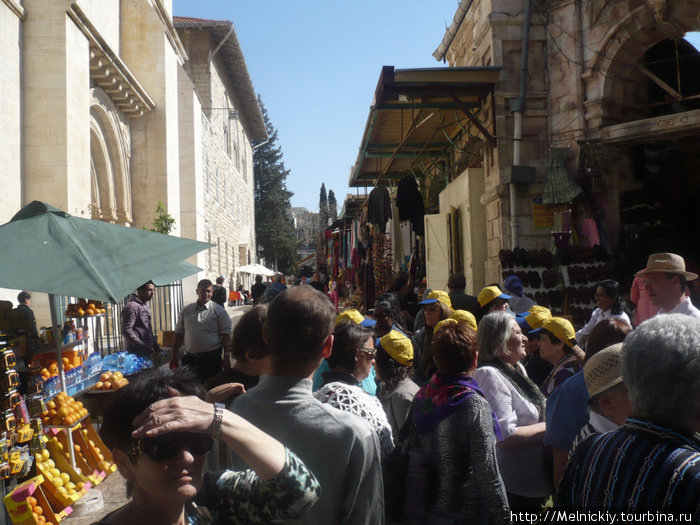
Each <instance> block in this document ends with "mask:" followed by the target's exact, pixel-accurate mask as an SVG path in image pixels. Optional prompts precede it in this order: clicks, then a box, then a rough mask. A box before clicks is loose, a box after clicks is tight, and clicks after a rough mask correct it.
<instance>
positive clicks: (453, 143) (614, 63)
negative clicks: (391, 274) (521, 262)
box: [350, 0, 700, 291]
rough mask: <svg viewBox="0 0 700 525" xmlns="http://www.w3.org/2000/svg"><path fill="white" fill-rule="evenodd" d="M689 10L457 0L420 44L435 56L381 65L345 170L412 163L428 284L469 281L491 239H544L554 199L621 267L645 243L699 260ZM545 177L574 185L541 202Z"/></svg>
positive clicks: (635, 259) (692, 15)
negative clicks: (429, 63) (448, 17)
mask: <svg viewBox="0 0 700 525" xmlns="http://www.w3.org/2000/svg"><path fill="white" fill-rule="evenodd" d="M698 12H700V1H698V0H690V1H688V2H670V1H667V0H616V1H613V2H606V1H603V0H580V1H576V2H566V1H559V0H544V1H538V2H532V1H529V0H523V1H517V2H516V1H513V0H491V1H486V0H462V1H461V2H459V5H458V7H457V11H456V13H455V16H454V20H453V22H452V24H451V25H450V27H449V28H447V30H446V32H445V34H444V38H443V39H442V42H440V44H439V46H438V48H437V50H435V52H434V54H433V56H434V57H435V58H436V59H437V60H439V61H444V62H446V63H447V65H448V67H441V68H428V69H420V70H416V69H406V70H394V68H391V67H385V68H384V69H383V70H382V74H381V76H380V80H379V83H378V85H377V89H376V90H375V100H374V104H373V106H372V108H371V109H370V115H369V117H368V121H367V127H366V129H365V133H364V136H363V137H362V138H361V140H360V143H361V144H362V147H361V149H360V153H359V155H358V160H357V162H356V164H355V168H354V170H353V171H352V173H351V177H350V185H351V186H376V185H378V184H385V185H390V186H391V185H394V184H395V183H396V181H398V180H399V179H400V178H402V177H404V176H406V175H409V174H410V175H414V176H416V177H417V178H418V180H419V183H420V186H421V191H422V193H423V196H424V200H425V204H426V207H427V209H428V210H429V213H432V214H434V215H426V228H427V230H426V231H427V234H426V235H427V237H428V245H429V244H430V238H429V237H430V235H434V237H435V238H436V239H437V240H438V241H439V242H438V243H437V244H435V245H434V248H435V249H433V250H431V249H430V246H428V250H426V252H427V255H426V257H427V267H428V286H429V287H431V288H440V289H442V288H443V287H444V283H445V281H446V278H447V276H448V274H449V273H450V272H454V271H462V272H463V273H465V274H466V275H467V282H468V289H469V290H471V291H478V289H479V287H480V286H482V285H483V284H485V283H489V282H494V281H500V280H501V277H502V274H501V270H502V268H501V262H500V258H499V254H500V253H501V250H504V249H513V248H516V247H520V248H525V249H533V248H536V249H540V248H547V247H549V246H550V245H551V243H552V230H553V228H554V229H556V228H557V226H559V224H558V221H557V217H556V216H555V217H553V216H552V215H553V214H554V213H555V212H557V213H558V212H562V211H563V212H564V213H562V215H561V217H560V220H561V221H562V224H563V225H565V224H566V219H567V217H568V216H567V215H565V214H566V213H567V211H571V213H572V215H571V221H572V223H574V226H578V224H577V222H578V221H579V220H581V217H586V218H590V217H592V218H594V219H595V222H596V223H597V228H598V231H599V234H600V237H601V242H602V243H604V244H605V246H606V248H607V249H608V251H609V253H610V254H612V256H613V257H614V258H615V262H616V267H617V268H618V271H619V274H620V275H625V276H628V275H631V273H633V272H634V270H635V269H639V268H640V267H641V266H642V265H643V264H644V262H645V261H646V256H647V255H648V253H649V252H650V251H654V250H657V251H677V252H679V253H683V254H685V255H686V258H688V259H690V260H694V261H695V262H696V264H698V263H700V249H698V248H697V246H696V244H697V243H692V242H691V243H689V242H688V239H691V238H694V233H693V232H694V221H693V220H692V216H691V215H690V214H691V213H692V211H691V210H693V209H694V207H695V205H696V203H697V202H698V201H699V200H700V155H698V149H697V147H695V144H696V142H697V139H698V135H699V134H700V77H699V76H698V75H697V71H698V70H700V57H699V55H698V52H697V51H696V50H695V48H694V47H693V46H691V45H690V44H689V43H688V42H687V41H686V40H684V38H683V37H684V35H685V34H686V33H687V32H689V31H698V30H700V18H698ZM523 50H526V53H523ZM555 154H558V155H561V156H562V157H561V160H559V159H558V157H556V155H555ZM562 167H563V171H562V169H561V168H562ZM562 173H563V175H562ZM557 181H561V182H562V184H563V185H568V186H570V187H573V188H574V189H576V190H577V191H578V188H579V187H580V189H581V190H582V193H581V196H580V197H579V198H577V199H576V200H575V201H574V204H573V205H563V206H542V204H547V202H546V201H547V199H545V202H542V199H543V197H544V196H545V195H544V194H545V193H546V192H548V191H551V190H553V191H554V193H555V194H556V192H557V185H556V182H557ZM567 208H568V209H569V210H567ZM588 216H590V217H588ZM553 221H554V222H555V224H554V225H553V224H552V223H553ZM431 232H432V233H431ZM436 232H437V233H436ZM579 233H580V231H579ZM436 254H437V255H439V257H438V256H437V255H436ZM431 258H432V259H431ZM431 268H432V270H433V271H432V279H431Z"/></svg>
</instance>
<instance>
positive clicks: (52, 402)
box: [0, 201, 211, 524]
mask: <svg viewBox="0 0 700 525" xmlns="http://www.w3.org/2000/svg"><path fill="white" fill-rule="evenodd" d="M210 246H211V245H210V244H207V243H203V242H199V241H194V240H190V239H182V238H178V237H171V236H168V235H163V234H160V233H154V232H150V231H145V230H140V229H136V228H125V227H122V226H117V225H114V224H109V223H104V222H101V221H93V220H88V219H82V218H79V217H72V216H71V215H69V214H67V213H65V212H63V211H61V210H58V209H56V208H54V207H53V206H50V205H48V204H45V203H42V202H38V201H34V202H32V203H30V204H28V205H27V206H25V207H24V208H22V209H21V210H20V211H19V212H18V213H17V214H16V215H15V216H14V217H13V218H12V220H11V221H10V222H8V223H7V224H5V225H3V226H0V286H2V287H7V288H14V289H18V288H23V289H28V290H33V291H37V292H43V293H47V294H49V307H50V313H51V321H52V323H51V324H52V327H51V329H49V330H47V331H45V333H44V338H43V347H42V346H41V345H40V347H39V348H38V351H36V352H33V353H31V354H29V356H28V357H27V358H26V360H27V364H28V367H29V368H30V370H29V372H30V374H31V376H32V380H30V382H29V387H28V390H27V392H26V393H25V395H24V396H22V395H20V394H19V393H18V392H17V390H16V389H15V387H16V386H17V384H18V374H17V373H16V372H15V370H14V365H15V357H16V356H15V355H14V351H13V349H12V348H10V347H9V340H7V339H2V338H0V352H2V356H3V363H2V365H3V366H2V367H1V368H2V371H3V372H2V374H4V375H2V374H0V377H3V378H5V380H6V385H3V386H7V388H6V389H4V392H2V394H4V395H2V396H1V397H0V399H2V402H3V412H2V418H3V421H2V422H3V426H4V430H5V433H4V435H5V438H4V439H0V477H1V478H2V489H3V495H4V494H5V493H7V492H9V494H8V495H7V496H6V497H5V506H6V508H7V510H8V513H9V515H10V517H11V519H12V520H13V522H14V523H16V524H19V523H21V524H24V523H27V524H29V523H44V522H50V523H54V524H56V523H58V521H60V520H61V519H62V518H63V517H65V516H66V515H68V514H69V513H70V506H71V505H72V504H73V503H75V501H77V500H78V499H79V498H80V497H81V496H82V495H83V494H84V493H85V491H86V490H87V488H89V487H90V486H91V485H94V484H97V483H99V482H100V481H101V479H104V477H105V476H106V475H107V474H108V473H109V472H112V471H114V469H115V467H114V464H113V461H112V457H111V455H110V453H109V450H108V449H107V448H106V447H105V446H104V444H103V443H102V442H101V440H100V439H99V436H98V435H97V433H96V432H95V429H94V427H93V426H92V423H91V419H90V415H89V412H88V410H87V409H86V408H85V406H84V405H83V404H82V402H80V401H78V400H76V399H75V395H77V394H79V393H80V392H81V391H84V390H86V389H90V388H93V387H94V384H98V383H100V382H101V383H102V384H101V385H100V388H103V387H104V386H105V383H108V387H107V388H108V389H112V388H113V387H121V386H123V385H124V384H126V383H125V382H124V378H123V375H124V374H123V373H122V372H121V370H120V367H124V366H127V365H128V362H129V360H130V359H131V360H133V359H132V358H129V359H127V358H126V357H125V356H118V355H111V356H107V358H109V359H111V361H113V362H107V361H108V359H107V358H106V359H105V361H106V362H105V363H103V362H102V356H101V355H99V352H96V351H93V352H90V349H91V348H92V350H94V346H92V347H91V346H90V336H91V334H92V333H94V332H95V330H96V326H97V325H95V324H94V323H99V322H100V321H99V316H101V315H103V314H104V312H103V310H104V302H110V303H116V302H118V301H119V300H120V299H122V298H123V297H125V296H126V295H127V294H129V293H130V292H132V291H133V290H135V289H136V288H137V287H138V286H140V285H141V284H143V283H144V282H147V281H149V280H151V279H161V280H162V279H169V278H173V276H175V278H179V277H183V276H185V275H189V274H191V273H193V271H197V270H198V268H197V267H196V266H193V265H190V264H188V263H185V262H184V259H185V258H187V257H189V256H191V255H193V254H195V253H197V252H199V251H201V250H203V249H206V248H209V247H210ZM58 296H69V297H77V298H91V299H82V300H79V301H78V302H77V303H74V304H72V308H70V309H68V310H66V311H65V312H64V316H65V318H66V322H65V323H63V325H60V324H59V322H58V319H59V311H58V308H57V305H58V301H57V299H58ZM91 323H92V326H91ZM42 350H44V351H42ZM132 357H134V356H132ZM44 365H45V366H44ZM103 368H104V369H107V370H114V371H119V372H120V373H119V374H117V375H114V371H112V372H109V374H110V375H109V378H104V379H105V380H102V379H103V378H102V377H101V374H103V373H105V372H104V371H103ZM71 393H72V394H74V395H73V396H71V395H70V394H71ZM18 481H19V482H22V483H21V484H20V485H19V486H18V487H13V485H14V484H15V483H16V482H18ZM8 488H9V489H10V490H6V489H8Z"/></svg>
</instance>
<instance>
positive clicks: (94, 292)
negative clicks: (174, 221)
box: [0, 201, 212, 303]
mask: <svg viewBox="0 0 700 525" xmlns="http://www.w3.org/2000/svg"><path fill="white" fill-rule="evenodd" d="M211 246H212V245H211V244H208V243H205V242H200V241H194V240H191V239H183V238H181V237H173V236H170V235H164V234H162V233H155V232H150V231H146V230H141V229H137V228H126V227H124V226H118V225H115V224H110V223H107V222H102V221H95V220H90V219H82V218H79V217H73V216H71V215H69V214H67V213H65V212H63V211H61V210H59V209H57V208H54V207H53V206H51V205H49V204H45V203H43V202H39V201H34V202H31V203H30V204H28V205H27V206H25V207H24V208H22V209H21V210H20V211H19V212H17V214H16V215H15V216H14V217H13V218H12V220H10V222H8V223H7V224H4V225H2V226H0V286H2V287H6V288H16V289H17V288H23V289H27V290H33V291H36V292H44V293H49V294H58V295H69V296H74V297H87V298H90V299H97V300H102V301H110V302H115V303H116V302H118V301H119V300H121V299H123V298H124V297H125V296H126V295H127V294H128V293H129V292H132V291H133V290H135V289H136V288H137V287H139V286H140V285H142V284H143V283H145V282H147V281H149V280H151V279H156V278H158V277H160V276H162V275H164V274H166V273H168V272H171V271H172V270H173V269H174V268H177V267H178V265H180V264H181V263H182V262H183V261H184V260H185V259H186V258H187V257H189V256H191V255H194V254H195V253H197V252H199V251H202V250H205V249H207V248H209V247H211ZM190 266H192V265H190ZM180 268H181V267H180ZM194 268H196V267H195V266H192V268H191V269H194ZM190 273H194V272H190ZM187 275H189V274H187ZM180 277H182V275H180Z"/></svg>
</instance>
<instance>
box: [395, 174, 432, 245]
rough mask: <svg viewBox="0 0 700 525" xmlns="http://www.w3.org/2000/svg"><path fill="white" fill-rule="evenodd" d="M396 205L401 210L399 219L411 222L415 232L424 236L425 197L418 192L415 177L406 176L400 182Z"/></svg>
mask: <svg viewBox="0 0 700 525" xmlns="http://www.w3.org/2000/svg"><path fill="white" fill-rule="evenodd" d="M396 205H397V206H398V208H399V219H400V220H402V221H411V223H412V224H413V231H414V232H416V233H417V234H418V235H423V233H424V232H425V228H424V225H423V216H424V215H425V206H424V205H423V196H422V195H421V194H420V191H419V190H418V183H416V179H415V177H414V176H413V175H406V176H405V177H404V178H403V179H401V180H400V181H399V184H398V186H397V191H396Z"/></svg>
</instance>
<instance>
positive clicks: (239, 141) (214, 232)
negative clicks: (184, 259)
mask: <svg viewBox="0 0 700 525" xmlns="http://www.w3.org/2000/svg"><path fill="white" fill-rule="evenodd" d="M217 24H218V25H219V26H222V27H226V28H228V27H232V25H231V23H230V22H219V23H217ZM202 34H206V35H208V36H207V37H206V53H205V54H204V55H198V54H197V53H193V54H192V56H191V57H190V56H188V51H189V50H186V48H185V46H184V45H183V42H182V40H181V38H180V35H179V34H178V31H177V30H176V29H175V25H174V24H173V16H172V0H101V1H100V2H93V1H89V0H77V1H68V0H64V1H51V2H45V1H44V0H0V88H1V89H0V93H2V96H1V97H0V119H1V120H0V124H1V125H0V141H1V142H2V144H3V147H2V148H1V149H0V166H2V172H1V173H2V174H1V175H0V177H2V179H1V180H2V185H3V191H2V193H1V194H0V223H4V222H6V221H8V220H9V219H10V218H11V217H12V216H13V215H14V214H15V213H16V212H17V211H18V210H19V209H20V208H21V207H22V206H24V205H26V204H27V203H29V202H31V201H32V200H42V201H46V202H48V203H50V204H53V205H55V206H57V207H58V208H61V209H64V210H66V211H67V212H68V213H71V214H73V215H77V216H83V217H91V218H93V219H97V220H104V221H108V222H113V223H116V224H121V225H125V226H132V227H136V228H142V227H149V226H150V224H151V223H152V221H153V220H154V218H155V210H156V207H157V205H158V203H159V202H161V203H163V205H164V206H165V208H166V210H167V212H168V213H169V214H170V215H171V216H172V217H173V218H174V219H175V225H174V229H173V231H172V232H171V234H172V235H180V236H186V237H189V238H196V239H198V240H202V241H211V242H212V243H213V244H216V247H215V248H212V249H211V250H209V251H208V252H209V253H207V252H204V253H203V254H199V255H198V256H195V257H194V258H193V259H192V261H191V262H193V263H195V264H197V265H198V266H199V267H201V268H203V270H204V271H203V272H201V274H200V275H196V276H193V277H192V280H193V281H196V280H197V279H198V278H202V277H205V276H206V277H210V278H214V277H216V276H217V275H219V274H221V273H222V274H226V275H228V274H229V272H231V271H232V270H234V269H235V267H236V266H238V265H240V264H245V263H246V262H249V259H250V257H251V255H249V254H254V253H255V236H254V211H253V206H254V200H253V189H252V188H253V167H252V166H253V163H252V147H253V146H252V142H253V141H254V140H260V139H264V138H265V137H266V132H265V129H264V122H263V120H262V115H261V113H260V108H259V107H258V104H257V101H256V99H255V93H254V90H253V88H252V84H251V82H250V78H249V77H248V72H247V69H246V68H245V63H244V61H243V60H242V54H241V53H240V49H239V48H238V43H237V41H236V37H235V33H232V34H230V35H228V36H227V42H226V45H225V46H223V47H222V49H221V52H220V53H219V54H218V55H216V56H214V55H215V53H213V52H214V48H216V47H217V45H218V43H219V41H220V40H221V38H222V37H221V35H220V34H219V33H216V32H215V31H211V32H209V33H207V31H206V30H205V31H202ZM217 39H218V40H217ZM234 48H235V49H236V50H237V54H236V53H232V51H231V50H232V49H234ZM209 53H211V55H210V54H209ZM212 56H213V60H212ZM232 56H235V57H237V58H238V61H231V60H228V59H229V58H230V57H232ZM198 68H199V69H201V70H202V71H206V72H207V74H208V84H207V86H208V87H206V88H204V85H203V84H202V83H201V78H199V77H197V76H196V75H195V73H196V72H197V71H198ZM189 74H193V78H190V77H189ZM222 107H225V108H228V109H227V110H226V111H220V110H219V109H214V108H222ZM237 115H240V118H233V117H234V116H237ZM217 174H218V176H217ZM214 188H219V191H216V190H215V189H214ZM125 248H128V247H125ZM251 262H252V261H251ZM16 294H17V292H15V291H10V290H8V291H4V292H3V291H0V296H2V298H8V299H11V300H14V298H15V297H16ZM188 296H189V294H187V295H186V297H188ZM41 303H42V300H41V298H40V297H37V301H34V304H35V305H36V306H41ZM39 315H41V314H39ZM40 322H41V318H40Z"/></svg>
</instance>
